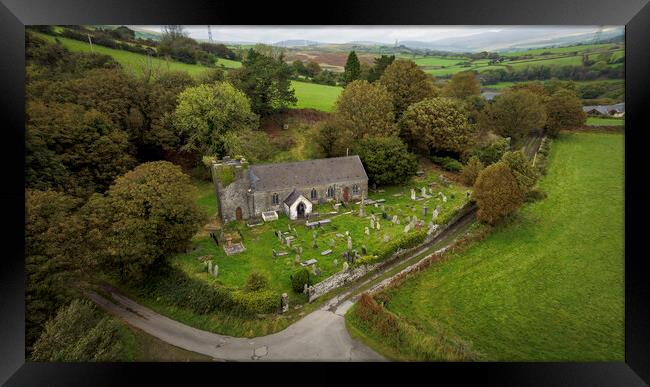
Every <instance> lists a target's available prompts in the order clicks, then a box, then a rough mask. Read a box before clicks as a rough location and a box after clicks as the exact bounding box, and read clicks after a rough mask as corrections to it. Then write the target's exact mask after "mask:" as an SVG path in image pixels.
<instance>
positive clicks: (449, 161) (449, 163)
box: [431, 156, 463, 172]
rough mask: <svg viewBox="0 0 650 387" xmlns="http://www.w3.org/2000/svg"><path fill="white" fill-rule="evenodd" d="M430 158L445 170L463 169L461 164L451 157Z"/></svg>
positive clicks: (456, 170) (455, 170)
mask: <svg viewBox="0 0 650 387" xmlns="http://www.w3.org/2000/svg"><path fill="white" fill-rule="evenodd" d="M431 160H432V161H433V162H434V163H436V164H438V165H440V166H441V167H442V168H443V169H444V170H446V171H452V172H458V171H460V170H461V169H463V164H462V163H461V162H460V161H458V160H456V159H454V158H451V157H438V156H432V157H431Z"/></svg>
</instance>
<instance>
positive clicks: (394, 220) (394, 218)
mask: <svg viewBox="0 0 650 387" xmlns="http://www.w3.org/2000/svg"><path fill="white" fill-rule="evenodd" d="M397 220H398V219H397V215H393V219H391V222H393V224H397Z"/></svg>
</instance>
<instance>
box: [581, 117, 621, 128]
mask: <svg viewBox="0 0 650 387" xmlns="http://www.w3.org/2000/svg"><path fill="white" fill-rule="evenodd" d="M587 125H589V126H624V125H625V120H624V119H622V118H609V117H587Z"/></svg>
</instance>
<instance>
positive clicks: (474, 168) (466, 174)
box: [460, 156, 484, 187]
mask: <svg viewBox="0 0 650 387" xmlns="http://www.w3.org/2000/svg"><path fill="white" fill-rule="evenodd" d="M483 168H484V166H483V163H482V162H481V160H480V159H479V158H478V157H476V156H472V157H470V158H469V161H468V162H467V165H465V167H463V172H462V173H461V175H460V177H461V178H462V179H463V182H464V183H465V185H468V186H470V187H471V186H473V185H474V182H475V181H476V178H477V177H478V174H479V173H481V171H482V170H483Z"/></svg>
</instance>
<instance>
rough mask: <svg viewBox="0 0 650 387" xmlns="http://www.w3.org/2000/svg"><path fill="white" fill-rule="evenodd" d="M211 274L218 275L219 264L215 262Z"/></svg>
mask: <svg viewBox="0 0 650 387" xmlns="http://www.w3.org/2000/svg"><path fill="white" fill-rule="evenodd" d="M212 275H213V276H215V277H217V276H219V265H217V264H216V263H215V264H214V266H213V267H212Z"/></svg>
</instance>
